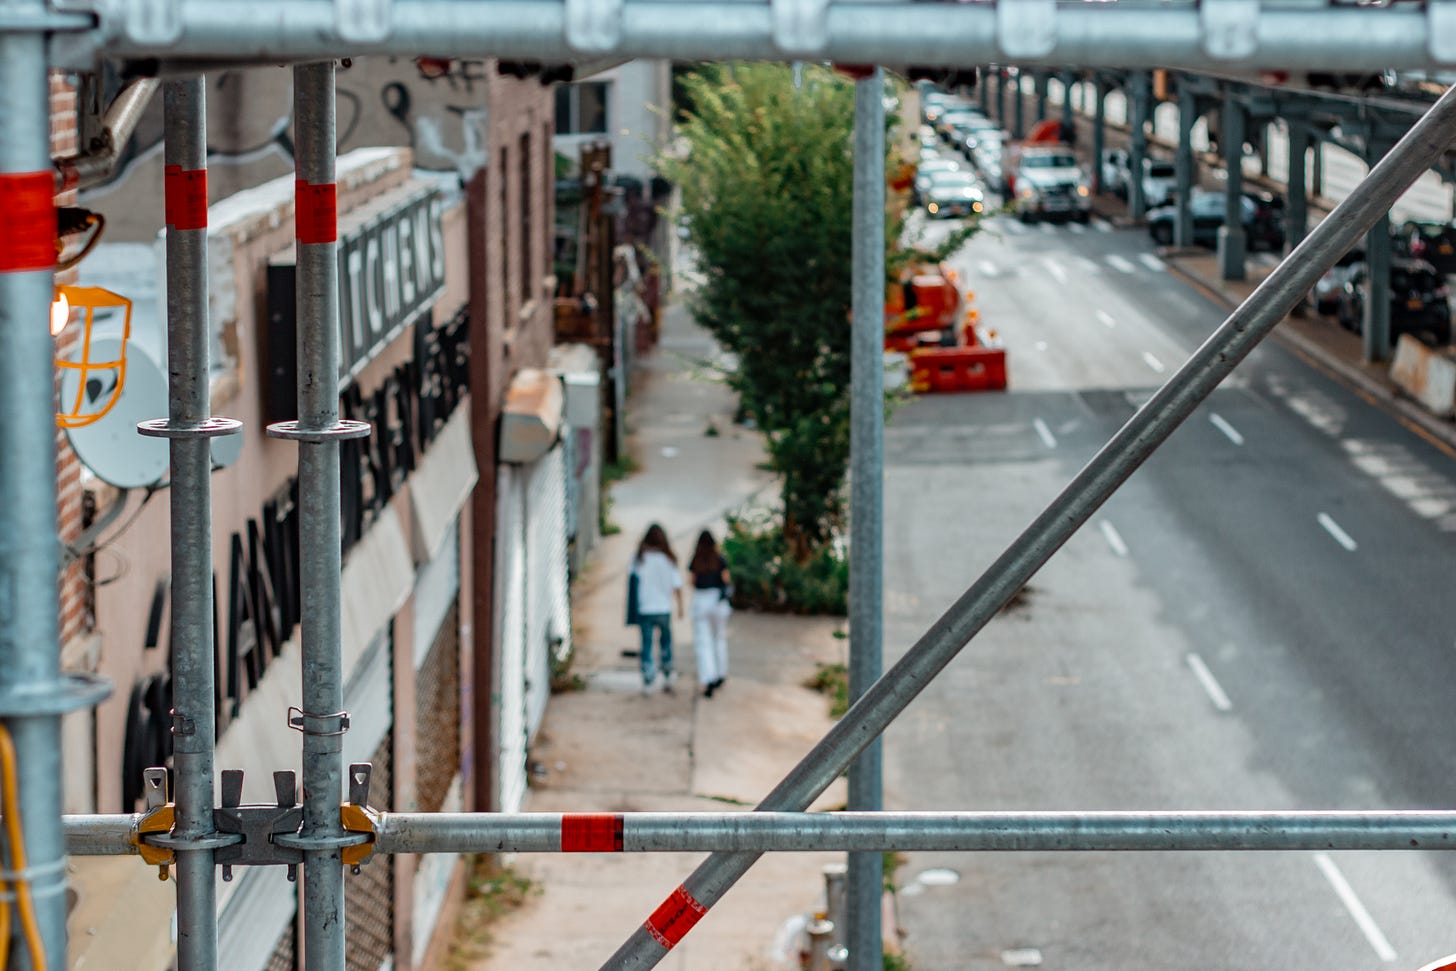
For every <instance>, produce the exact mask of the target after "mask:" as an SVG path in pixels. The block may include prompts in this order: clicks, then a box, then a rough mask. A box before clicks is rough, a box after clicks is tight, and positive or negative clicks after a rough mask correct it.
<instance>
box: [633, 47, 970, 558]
mask: <svg viewBox="0 0 1456 971" xmlns="http://www.w3.org/2000/svg"><path fill="white" fill-rule="evenodd" d="M681 83H682V87H683V91H684V92H685V94H686V96H687V102H688V108H687V110H686V112H685V113H684V115H683V117H682V118H681V120H680V122H679V132H680V134H681V135H682V137H683V140H684V142H685V145H686V150H685V151H684V152H683V153H682V154H681V155H679V156H675V157H670V158H664V159H661V160H660V162H661V167H662V169H663V171H664V174H666V175H667V176H668V177H669V178H672V179H673V180H674V181H676V182H677V183H678V184H679V185H680V186H681V188H682V206H683V214H684V217H685V221H686V225H687V228H688V231H689V233H690V234H691V237H692V241H693V245H694V246H695V247H696V249H697V255H698V260H699V264H700V267H701V269H702V272H703V274H704V276H705V277H706V280H705V283H704V284H703V286H702V287H701V288H700V289H699V290H698V292H697V295H696V298H695V300H696V302H695V306H694V311H695V313H696V315H697V319H698V321H699V322H700V323H701V324H702V325H703V326H704V327H706V328H707V329H708V330H709V331H710V332H711V333H712V334H713V336H714V337H715V338H716V339H717V340H718V343H719V344H720V345H722V347H723V348H724V349H725V350H727V351H729V352H731V353H732V354H734V355H735V356H736V358H737V362H738V363H737V367H736V369H735V370H734V371H733V372H732V373H730V374H729V375H728V376H727V377H728V380H729V382H730V383H731V385H732V387H733V388H734V389H735V390H736V391H737V392H738V394H739V396H740V401H741V403H742V406H743V408H744V409H745V410H746V411H747V412H748V413H749V414H751V415H752V416H753V418H754V419H755V420H756V421H757V422H758V425H759V427H760V428H761V429H762V431H763V432H764V435H765V437H766V441H767V449H768V455H769V462H770V464H771V466H772V468H773V470H774V472H776V473H777V474H778V475H779V476H780V478H781V481H782V503H783V515H784V522H783V534H784V539H785V541H786V543H787V546H788V552H789V553H790V555H791V556H792V557H793V558H794V559H796V560H800V561H802V560H804V559H806V558H807V557H808V556H809V555H810V554H812V553H813V551H815V550H816V549H818V548H820V547H821V546H823V544H824V543H825V542H826V541H828V540H829V539H830V538H831V537H832V536H833V535H834V531H835V529H836V528H838V527H839V526H840V525H841V523H842V520H843V515H844V511H845V509H844V494H843V482H844V477H845V471H846V467H847V464H848V459H849V373H850V361H849V358H850V351H849V336H850V322H849V319H850V302H851V280H850V266H851V256H852V254H851V246H852V242H853V225H852V216H853V175H854V158H853V142H854V139H853V135H854V83H853V82H852V81H849V80H848V79H845V78H843V77H840V76H839V75H836V74H834V73H833V72H831V71H828V70H825V69H823V68H818V67H813V66H805V67H803V68H802V70H801V73H800V77H799V80H798V83H797V84H796V83H795V79H794V77H793V75H792V73H791V71H790V69H789V68H788V67H787V66H784V65H777V64H733V65H706V66H704V67H703V68H701V69H700V70H698V71H695V72H693V73H691V74H688V75H686V76H684V77H682V78H681ZM899 228H900V227H899V226H898V225H892V226H890V227H888V229H887V234H886V235H887V239H889V240H892V241H894V242H892V243H891V244H890V249H891V252H890V253H889V254H887V266H899V265H903V264H904V259H903V247H901V246H900V245H899V242H898V240H899ZM973 229H974V227H970V229H969V230H968V231H963V232H960V233H955V234H952V236H953V238H952V239H950V240H948V241H947V243H948V245H949V246H958V245H959V244H960V243H961V242H963V241H964V239H965V238H966V236H967V235H969V231H973ZM942 248H943V249H944V248H945V247H942ZM924 255H925V256H927V257H928V258H931V259H935V258H938V255H937V254H924Z"/></svg>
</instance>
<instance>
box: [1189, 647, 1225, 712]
mask: <svg viewBox="0 0 1456 971" xmlns="http://www.w3.org/2000/svg"><path fill="white" fill-rule="evenodd" d="M1188 666H1189V667H1190V668H1192V669H1193V676H1194V677H1195V678H1197V679H1198V683H1199V684H1201V685H1203V690H1204V691H1205V692H1207V694H1208V700H1209V701H1212V702H1213V707H1215V708H1217V709H1218V710H1219V711H1229V710H1230V709H1232V708H1233V706H1234V703H1233V702H1232V701H1229V696H1228V695H1226V694H1224V691H1223V688H1222V687H1220V686H1219V683H1218V680H1217V679H1216V678H1214V676H1213V672H1212V671H1210V670H1208V665H1206V664H1204V663H1203V658H1201V657H1199V656H1198V655H1197V654H1189V655H1188Z"/></svg>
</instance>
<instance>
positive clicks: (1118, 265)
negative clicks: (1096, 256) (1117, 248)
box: [1102, 253, 1137, 273]
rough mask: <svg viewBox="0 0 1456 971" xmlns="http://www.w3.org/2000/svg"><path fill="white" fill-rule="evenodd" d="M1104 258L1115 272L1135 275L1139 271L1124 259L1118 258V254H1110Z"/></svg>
mask: <svg viewBox="0 0 1456 971" xmlns="http://www.w3.org/2000/svg"><path fill="white" fill-rule="evenodd" d="M1102 258H1103V259H1104V260H1106V261H1107V265H1108V266H1111V267H1112V268H1113V269H1114V270H1120V271H1122V272H1123V273H1133V272H1136V270H1137V267H1135V266H1133V265H1132V264H1131V263H1130V262H1128V261H1127V260H1126V259H1124V258H1123V257H1121V256H1118V255H1117V254H1116V253H1108V254H1107V255H1106V256H1104V257H1102Z"/></svg>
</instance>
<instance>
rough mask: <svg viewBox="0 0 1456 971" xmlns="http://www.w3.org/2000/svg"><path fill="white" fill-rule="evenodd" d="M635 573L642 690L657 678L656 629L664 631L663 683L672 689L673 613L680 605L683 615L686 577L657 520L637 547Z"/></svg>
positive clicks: (660, 640) (674, 678) (667, 688)
mask: <svg viewBox="0 0 1456 971" xmlns="http://www.w3.org/2000/svg"><path fill="white" fill-rule="evenodd" d="M632 575H633V576H634V577H636V580H637V582H636V584H635V586H636V590H637V605H636V606H637V610H636V618H637V620H636V623H637V627H638V630H640V631H641V633H642V653H641V654H640V655H639V657H638V660H639V661H640V662H641V665H642V693H643V694H644V695H645V694H647V693H648V692H649V691H651V690H652V685H653V682H655V681H656V680H657V665H656V664H655V663H654V661H653V657H652V632H653V631H658V632H660V633H659V635H658V643H659V644H660V645H661V647H660V650H661V653H662V675H663V687H664V688H665V689H666V690H667V691H671V690H672V684H673V682H674V681H675V680H676V674H675V673H674V672H673V669H672V614H673V611H674V609H676V612H677V615H678V616H679V617H681V616H682V615H683V601H682V583H683V581H682V571H681V570H679V569H678V565H677V557H675V556H673V555H672V547H670V546H668V544H667V534H666V533H665V532H663V530H662V527H661V526H659V525H658V524H657V523H653V524H652V525H651V526H648V527H647V532H646V534H644V535H643V537H642V542H641V544H640V545H639V546H638V547H637V557H636V559H634V560H633V561H632Z"/></svg>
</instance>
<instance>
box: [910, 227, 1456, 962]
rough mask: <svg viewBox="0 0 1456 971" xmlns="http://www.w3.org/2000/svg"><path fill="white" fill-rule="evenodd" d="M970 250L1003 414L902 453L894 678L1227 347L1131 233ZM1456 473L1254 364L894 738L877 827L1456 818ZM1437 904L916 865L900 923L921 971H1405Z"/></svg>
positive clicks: (1403, 438)
mask: <svg viewBox="0 0 1456 971" xmlns="http://www.w3.org/2000/svg"><path fill="white" fill-rule="evenodd" d="M990 222H991V226H992V231H990V232H987V233H985V234H983V235H982V236H980V237H978V238H976V239H975V240H973V241H972V243H971V244H970V245H969V246H968V247H967V248H966V250H964V251H963V252H962V253H961V254H960V255H959V256H957V257H956V258H955V260H954V261H953V263H954V265H956V266H957V268H958V270H959V272H960V273H961V274H962V276H963V278H964V280H965V281H966V282H967V283H969V285H970V286H971V287H972V288H973V289H974V290H975V291H976V294H977V306H978V307H980V309H981V313H982V319H983V322H985V323H987V324H989V325H991V326H993V327H995V328H997V330H998V331H999V332H1000V334H1001V335H1002V336H1003V338H1004V340H1005V341H1006V344H1007V347H1008V351H1009V355H1010V357H1009V360H1010V374H1011V389H1010V390H1009V391H1008V392H1006V393H1004V394H979V395H945V396H927V397H922V398H919V399H917V400H916V401H914V402H913V403H911V404H909V405H906V406H905V407H903V408H902V409H900V410H899V411H898V412H897V413H896V414H895V415H894V416H893V418H892V419H891V421H890V423H889V427H888V429H887V433H886V476H887V480H886V490H887V491H886V565H885V590H886V637H885V642H886V654H887V657H886V661H887V664H888V663H893V661H894V660H895V659H896V658H897V657H898V656H899V654H900V652H902V651H903V650H904V649H905V648H906V647H908V645H909V644H911V643H913V641H914V640H915V638H917V637H918V636H919V635H920V634H921V633H923V632H924V630H925V629H926V628H927V627H928V626H929V624H930V623H931V622H932V621H933V620H934V619H935V618H936V617H937V616H938V615H939V614H940V613H941V612H942V611H943V610H944V609H945V608H946V607H947V606H948V605H949V604H950V603H951V602H952V601H953V600H954V599H955V597H957V596H958V595H959V594H960V593H961V592H962V591H963V590H964V589H965V587H966V586H968V585H969V584H970V582H971V581H972V580H973V579H974V578H975V577H976V576H977V575H979V573H980V572H981V571H982V570H983V569H984V568H985V567H986V566H987V565H988V564H989V563H990V562H991V561H992V560H993V559H994V558H995V557H996V556H997V555H999V553H1000V552H1001V551H1002V549H1003V548H1004V547H1005V546H1006V544H1008V543H1009V542H1010V541H1011V540H1012V539H1013V538H1014V537H1015V536H1016V535H1017V534H1018V533H1019V532H1020V531H1021V530H1022V529H1023V528H1024V527H1025V526H1026V524H1028V523H1029V522H1030V521H1031V520H1032V519H1033V518H1034V517H1035V515H1036V514H1037V513H1038V512H1040V510H1041V508H1042V507H1043V506H1044V505H1045V503H1046V502H1047V501H1049V500H1050V499H1051V498H1052V497H1053V496H1054V495H1055V494H1056V493H1057V492H1059V491H1060V490H1061V488H1062V487H1063V486H1065V484H1066V482H1067V481H1068V480H1069V479H1070V478H1071V476H1072V475H1073V474H1074V473H1075V472H1076V470H1077V469H1078V468H1080V467H1081V465H1082V464H1084V463H1085V462H1086V461H1087V460H1088V459H1089V458H1090V457H1091V456H1092V455H1093V454H1094V452H1095V451H1096V450H1097V449H1098V448H1099V447H1100V446H1101V445H1102V444H1103V443H1104V442H1105V441H1106V440H1107V438H1108V437H1109V436H1110V435H1111V434H1112V432H1113V431H1114V430H1115V429H1116V428H1117V427H1118V425H1120V424H1121V423H1122V422H1123V421H1125V420H1126V419H1127V417H1128V416H1129V415H1131V414H1132V411H1133V410H1134V409H1135V408H1136V407H1137V406H1138V405H1140V404H1141V403H1142V402H1143V401H1144V400H1145V399H1146V397H1147V396H1148V395H1149V394H1150V393H1151V391H1152V390H1153V389H1154V388H1155V387H1156V386H1157V385H1158V384H1159V383H1161V381H1162V380H1163V379H1164V378H1166V377H1167V375H1168V374H1170V373H1171V371H1172V369H1174V368H1176V367H1177V366H1178V365H1179V364H1180V363H1181V362H1182V360H1183V359H1184V358H1186V356H1187V354H1188V352H1189V351H1190V350H1191V349H1192V348H1193V347H1194V346H1196V345H1197V344H1198V343H1199V342H1200V341H1202V340H1203V339H1204V338H1205V337H1206V336H1207V335H1208V334H1209V333H1210V332H1211V331H1212V330H1213V329H1214V328H1215V327H1216V326H1217V325H1218V323H1219V322H1220V320H1221V318H1222V313H1221V311H1220V310H1219V309H1218V308H1216V307H1215V306H1214V305H1212V304H1210V303H1207V302H1205V301H1204V300H1203V299H1202V298H1201V297H1200V296H1199V295H1198V294H1197V293H1196V292H1194V291H1192V290H1191V289H1189V288H1187V287H1186V286H1184V285H1183V284H1182V283H1180V282H1179V281H1178V280H1177V279H1176V278H1174V277H1172V276H1171V275H1170V274H1169V273H1168V272H1167V269H1166V267H1164V266H1163V265H1162V264H1161V262H1160V261H1158V260H1157V259H1156V257H1154V256H1153V253H1152V250H1151V248H1150V246H1149V244H1148V241H1147V237H1146V233H1145V232H1143V231H1141V230H1119V229H1114V228H1113V227H1111V226H1108V225H1106V224H1101V223H1097V222H1094V223H1093V224H1092V225H1090V226H1087V227H1080V226H1075V225H1061V226H1048V227H1042V226H1032V227H1023V226H1021V225H1020V224H1019V223H1013V222H1011V221H1010V220H1006V219H1004V218H997V219H995V220H991V221H990ZM941 231H943V230H942V228H941V227H939V226H937V227H932V228H931V230H930V232H931V233H937V232H941ZM1453 469H1456V467H1453V463H1452V457H1451V456H1450V455H1448V454H1446V453H1445V451H1444V450H1443V448H1442V447H1438V446H1436V445H1435V444H1433V443H1431V442H1428V441H1426V440H1425V439H1423V438H1421V437H1418V436H1417V435H1416V434H1414V433H1412V432H1411V431H1409V430H1408V429H1407V428H1406V427H1405V426H1403V425H1402V424H1400V423H1399V422H1397V421H1396V420H1395V419H1393V418H1392V417H1390V416H1389V415H1388V414H1386V413H1385V412H1383V411H1381V410H1379V409H1378V408H1376V407H1374V406H1373V405H1371V404H1368V403H1367V402H1366V401H1364V400H1362V399H1361V398H1360V397H1359V396H1357V395H1356V394H1353V393H1352V392H1350V391H1348V390H1347V389H1346V388H1345V387H1344V386H1342V385H1340V384H1338V383H1336V382H1334V381H1333V380H1331V379H1329V378H1327V377H1326V376H1325V375H1324V374H1322V373H1321V372H1320V371H1319V370H1317V369H1315V368H1313V367H1312V366H1310V365H1309V364H1307V363H1305V362H1304V361H1302V360H1301V359H1299V358H1297V357H1295V356H1294V355H1292V354H1291V353H1289V352H1287V351H1285V350H1284V349H1283V348H1281V347H1279V346H1277V345H1273V344H1269V345H1266V346H1265V347H1262V348H1260V349H1259V350H1258V351H1256V352H1255V354H1254V355H1253V356H1252V357H1251V358H1250V359H1249V360H1248V361H1246V362H1245V364H1244V365H1243V366H1242V367H1241V368H1240V369H1239V371H1238V372H1236V374H1235V375H1234V376H1233V377H1232V378H1230V379H1229V380H1228V381H1227V382H1225V384H1224V386H1223V387H1221V388H1220V389H1219V390H1218V391H1217V392H1215V394H1214V395H1213V397H1212V398H1211V399H1210V401H1208V402H1206V403H1205V404H1204V405H1203V406H1202V407H1200V408H1199V410H1198V411H1197V412H1196V413H1195V415H1194V416H1193V417H1192V418H1190V419H1189V421H1188V423H1187V424H1186V425H1185V426H1184V427H1183V428H1182V429H1180V430H1179V431H1178V432H1177V433H1175V435H1174V436H1173V438H1172V439H1171V440H1170V441H1169V442H1168V443H1167V445H1166V446H1165V447H1164V448H1163V449H1162V450H1161V451H1160V452H1159V453H1158V454H1157V455H1155V456H1154V457H1153V458H1152V459H1151V460H1150V461H1149V462H1148V463H1147V464H1146V465H1145V466H1144V467H1143V468H1142V469H1141V470H1139V471H1138V472H1137V473H1136V474H1135V475H1134V476H1133V478H1132V479H1131V480H1130V481H1129V482H1128V483H1127V485H1126V486H1124V488H1123V489H1122V490H1120V491H1119V492H1118V493H1117V495H1115V496H1114V497H1113V498H1112V500H1111V501H1110V502H1109V503H1108V504H1107V506H1106V507H1105V508H1104V509H1103V510H1101V511H1100V512H1099V513H1098V514H1097V515H1096V516H1095V517H1094V518H1093V519H1092V520H1091V522H1089V523H1088V524H1087V525H1086V526H1085V527H1084V528H1083V529H1082V530H1081V531H1080V532H1079V533H1078V534H1077V535H1076V536H1075V537H1073V539H1072V540H1071V541H1070V542H1069V543H1068V544H1067V546H1066V547H1065V548H1064V549H1063V550H1062V551H1061V552H1059V553H1058V554H1057V555H1056V556H1055V557H1054V558H1053V560H1052V561H1051V562H1050V563H1049V564H1048V565H1047V567H1046V568H1045V569H1044V570H1043V571H1042V573H1041V574H1039V575H1038V576H1037V577H1036V578H1035V579H1034V580H1033V581H1032V584H1031V585H1030V588H1029V589H1028V591H1027V592H1026V594H1025V596H1024V597H1023V598H1022V600H1021V601H1020V602H1019V603H1018V604H1016V605H1014V606H1013V607H1012V608H1010V609H1008V610H1007V611H1005V612H1004V613H1003V614H1002V615H1001V616H1000V617H999V618H998V619H997V620H996V621H995V622H993V623H992V624H991V625H990V626H988V627H987V629H986V630H985V631H983V632H982V634H981V635H980V636H978V637H977V638H976V639H975V641H974V642H973V643H972V644H971V645H970V646H969V647H968V648H967V649H966V650H965V651H964V652H962V654H961V656H960V657H958V658H957V659H956V660H955V661H953V662H952V663H951V665H950V666H949V667H948V668H947V670H946V671H945V672H944V673H943V674H942V675H941V677H939V678H938V679H937V680H936V681H934V682H933V683H932V684H931V685H930V686H929V687H928V688H927V689H926V690H925V692H924V694H923V695H922V697H921V698H919V699H918V700H917V701H916V702H915V703H914V704H913V705H912V706H911V707H910V709H909V710H907V712H906V713H905V714H904V715H902V717H901V719H900V720H898V721H897V722H896V724H895V725H893V726H892V727H891V729H890V731H889V732H888V733H887V735H886V743H885V744H886V789H887V808H896V809H1134V808H1141V809H1381V808H1428V807H1441V806H1450V805H1452V798H1451V796H1450V790H1451V788H1452V784H1451V781H1450V780H1451V779H1452V778H1456V753H1453V752H1452V750H1451V747H1450V746H1449V745H1448V744H1446V734H1447V726H1446V722H1447V720H1448V719H1447V718H1445V717H1443V716H1445V715H1446V714H1447V713H1448V712H1449V711H1450V709H1451V703H1452V700H1453V698H1456V688H1453V685H1456V600H1453V598H1452V597H1451V596H1450V590H1451V583H1450V579H1449V573H1448V571H1449V565H1450V562H1451V552H1452V549H1453V544H1456V540H1453V536H1452V533H1453V531H1456V476H1453ZM941 869H944V870H949V871H954V874H955V875H958V877H959V880H958V882H955V883H953V884H949V885H947V884H946V883H945V880H944V879H943V878H944V877H946V874H941V873H937V872H936V871H938V870H941ZM938 878H942V879H938ZM1453 878H1456V860H1452V859H1450V858H1449V857H1446V856H1444V855H1440V854H1436V853H1414V852H1413V853H1331V854H1328V855H1326V854H1316V853H1262V854H1255V853H1240V854H1236V853H1222V854H1214V853H1204V854H1197V853H1180V854H1160V853H1148V854H1079V853H1066V854H979V855H975V854H937V853H917V854H911V855H910V858H909V859H908V861H907V863H906V865H905V866H904V867H903V868H902V869H901V871H900V882H901V883H902V884H904V885H905V890H904V891H903V892H902V894H901V896H900V902H899V906H900V918H901V924H902V926H903V927H904V928H905V929H906V930H907V931H908V935H909V936H908V938H907V940H906V948H907V954H908V956H909V958H910V961H911V963H912V965H913V966H914V967H916V968H921V969H932V968H972V969H982V968H987V969H988V968H1001V967H1007V966H1037V965H1036V964H1035V963H1034V962H1038V961H1039V962H1040V965H1039V966H1042V967H1047V968H1077V969H1079V971H1089V969H1100V968H1108V969H1112V968H1116V969H1139V968H1149V969H1152V968H1158V969H1163V968H1170V967H1180V966H1195V967H1198V968H1200V969H1205V971H1213V969H1227V971H1249V969H1259V968H1301V969H1303V968H1320V969H1325V971H1343V969H1351V971H1353V969H1371V968H1380V967H1391V968H1411V969H1414V968H1417V967H1419V966H1421V965H1422V964H1424V963H1426V962H1428V961H1431V960H1434V959H1435V958H1437V957H1440V956H1442V955H1445V954H1448V953H1452V952H1456V936H1453V935H1452V934H1451V933H1450V929H1451V928H1452V927H1453V926H1456V879H1453Z"/></svg>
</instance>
